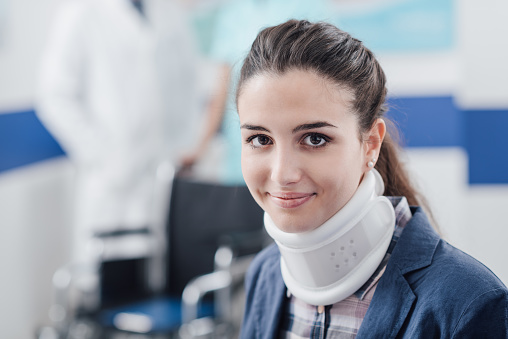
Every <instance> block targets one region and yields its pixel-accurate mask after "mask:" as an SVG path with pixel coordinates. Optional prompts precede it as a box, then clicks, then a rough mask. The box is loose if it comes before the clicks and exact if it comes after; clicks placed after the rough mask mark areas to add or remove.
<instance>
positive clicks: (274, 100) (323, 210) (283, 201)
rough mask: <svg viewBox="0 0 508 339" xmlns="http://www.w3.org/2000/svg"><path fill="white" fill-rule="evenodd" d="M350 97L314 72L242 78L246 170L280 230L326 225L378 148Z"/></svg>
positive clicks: (240, 105)
mask: <svg viewBox="0 0 508 339" xmlns="http://www.w3.org/2000/svg"><path fill="white" fill-rule="evenodd" d="M351 102H352V94H350V93H349V92H348V91H347V90H344V89H340V88H339V87H338V86H337V85H335V84H334V83H332V82H331V81H329V80H326V79H324V78H322V77H320V76H318V75H316V74H315V73H313V72H309V71H302V70H292V71H288V72H287V73H285V74H284V75H269V74H264V75H260V76H256V77H254V78H251V79H249V80H248V81H247V82H246V83H245V84H244V85H243V88H242V92H241V93H240V96H239V98H238V112H239V115H240V123H241V133H242V139H243V145H242V171H243V175H244V178H245V182H246V183H247V186H248V188H249V190H250V192H251V193H252V195H253V196H254V199H255V200H256V201H257V203H258V204H259V205H260V206H261V207H262V208H263V209H264V210H265V211H266V212H267V213H268V214H269V215H270V217H271V218H272V219H273V221H274V222H275V224H276V225H277V226H278V227H279V228H280V229H281V230H283V231H285V232H305V231H309V230H312V229H315V228H317V227H318V226H320V225H321V224H323V223H324V222H325V221H326V220H328V219H329V218H330V217H331V216H332V215H334V214H335V213H336V212H337V211H338V210H340V209H341V208H342V207H343V206H344V205H345V204H346V203H347V202H348V201H349V199H350V198H351V197H352V196H353V194H354V193H355V191H356V189H357V188H358V185H359V183H360V181H361V179H362V177H363V174H364V173H365V172H366V171H367V170H368V167H367V162H368V161H370V160H372V158H373V157H375V154H377V153H376V149H374V146H373V145H372V144H371V143H370V142H362V141H360V135H359V128H358V122H357V119H356V117H355V115H354V114H353V113H351V108H350V104H351ZM382 127H383V128H384V124H383V126H382ZM368 138H370V137H368ZM381 139H382V136H381ZM377 149H378V148H377Z"/></svg>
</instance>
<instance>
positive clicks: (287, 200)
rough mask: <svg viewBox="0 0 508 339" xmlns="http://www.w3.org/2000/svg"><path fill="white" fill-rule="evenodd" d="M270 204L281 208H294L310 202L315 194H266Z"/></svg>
mask: <svg viewBox="0 0 508 339" xmlns="http://www.w3.org/2000/svg"><path fill="white" fill-rule="evenodd" d="M268 195H269V196H270V198H271V200H272V202H273V203H274V204H275V205H277V206H279V207H281V208H296V207H300V206H301V205H303V204H305V203H306V202H308V201H309V200H311V199H312V198H313V197H314V196H315V195H316V194H315V193H296V192H294V193H293V192H285V193H268Z"/></svg>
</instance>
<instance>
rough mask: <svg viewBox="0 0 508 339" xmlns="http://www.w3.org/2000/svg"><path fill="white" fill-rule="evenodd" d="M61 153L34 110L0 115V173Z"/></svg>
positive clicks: (60, 149) (62, 152)
mask: <svg viewBox="0 0 508 339" xmlns="http://www.w3.org/2000/svg"><path fill="white" fill-rule="evenodd" d="M62 155H64V151H63V150H62V148H61V147H60V145H59V144H58V143H57V142H56V141H55V139H53V137H52V136H51V135H50V134H49V132H48V131H47V130H46V129H45V128H44V126H42V124H41V122H40V121H39V119H38V118H37V116H36V115H35V112H34V111H33V110H29V111H23V112H16V113H4V114H0V172H2V171H6V170H10V169H13V168H16V167H20V166H24V165H29V164H32V163H34V162H38V161H42V160H46V159H49V158H53V157H57V156H62Z"/></svg>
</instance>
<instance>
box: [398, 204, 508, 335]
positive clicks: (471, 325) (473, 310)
mask: <svg viewBox="0 0 508 339" xmlns="http://www.w3.org/2000/svg"><path fill="white" fill-rule="evenodd" d="M421 213H423V212H421V211H417V212H416V213H415V214H414V216H413V217H415V216H416V217H417V220H416V221H418V222H414V223H413V224H408V226H409V228H408V229H407V230H406V229H405V230H404V232H403V236H404V233H406V231H408V233H407V234H406V235H405V238H404V240H403V243H401V245H403V246H402V249H404V251H403V252H404V255H405V257H404V258H402V256H401V254H402V253H399V255H398V258H399V259H398V260H397V261H398V262H397V266H398V267H399V269H400V270H401V272H402V273H403V274H404V276H405V277H406V279H407V282H408V283H409V286H410V287H411V289H412V291H413V293H414V295H415V296H416V304H415V305H414V310H413V319H421V320H422V321H425V323H426V324H427V325H429V326H430V323H435V324H436V326H437V327H439V328H441V329H442V330H445V328H446V332H447V333H449V334H452V336H456V337H458V338H460V337H464V338H471V337H475V336H480V337H482V336H483V335H485V334H489V335H490V334H492V333H499V334H503V336H501V337H503V338H504V337H505V336H506V330H507V307H508V290H507V288H506V286H505V285H504V284H503V282H502V281H501V280H500V279H499V278H498V277H497V276H496V275H495V274H494V273H493V272H492V271H490V270H489V269H488V268H487V267H486V266H485V265H483V264H482V263H481V262H479V261H478V260H476V259H475V258H473V257H472V256H470V255H468V254H466V253H464V252H463V251H461V250H459V249H457V248H456V247H454V246H452V245H451V244H449V243H448V242H446V241H445V240H443V239H441V238H440V237H439V236H438V235H437V234H436V233H435V232H434V231H433V230H432V228H431V227H430V224H429V223H428V221H426V218H422V215H421ZM403 236H401V240H402V239H403ZM397 246H398V245H397ZM416 256H420V257H422V259H421V260H420V261H419V262H418V263H419V264H421V265H420V266H416V268H415V267H411V268H410V269H409V268H408V267H410V265H408V264H409V263H411V264H414V263H415V262H416V261H415V259H414V257H416ZM411 257H413V259H412V260H410V259H407V258H411ZM404 267H405V270H404ZM437 324H440V325H437Z"/></svg>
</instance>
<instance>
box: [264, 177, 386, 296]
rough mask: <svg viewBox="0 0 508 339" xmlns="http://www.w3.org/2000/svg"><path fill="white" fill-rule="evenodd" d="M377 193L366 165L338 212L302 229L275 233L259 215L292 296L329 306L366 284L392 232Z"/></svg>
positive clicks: (379, 188) (379, 184)
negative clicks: (355, 189) (274, 249)
mask: <svg viewBox="0 0 508 339" xmlns="http://www.w3.org/2000/svg"><path fill="white" fill-rule="evenodd" d="M383 192H384V184H383V180H382V178H381V176H380V175H379V173H378V172H377V171H376V170H375V169H372V170H371V171H369V172H367V173H366V174H365V175H364V178H363V180H362V182H361V183H360V185H359V187H358V189H357V191H356V192H355V194H354V195H353V197H352V198H351V199H350V200H349V202H348V203H347V204H346V205H345V206H344V207H343V208H342V209H341V210H340V211H338V212H337V213H336V214H335V215H333V216H332V217H331V218H330V219H328V220H327V221H326V222H325V223H324V224H322V225H321V226H319V227H318V228H316V229H314V230H311V231H308V232H303V233H287V232H283V231H281V230H280V229H279V228H278V227H277V226H276V225H275V224H274V223H273V220H272V219H271V218H270V216H269V215H268V214H267V213H265V216H264V223H265V228H266V230H267V232H268V234H269V235H270V236H271V237H272V238H273V239H274V240H275V242H276V244H277V246H278V247H279V250H280V253H281V272H282V277H283V279H284V283H285V284H286V287H287V288H288V290H289V291H290V292H291V293H292V294H294V295H295V296H296V297H297V298H299V299H302V300H303V301H305V302H307V303H309V304H311V305H330V304H334V303H336V302H339V301H341V300H343V299H345V298H347V297H348V296H350V295H351V294H353V293H354V292H356V291H357V290H358V289H359V288H360V287H362V285H363V284H365V282H367V280H368V279H369V278H370V277H371V276H372V274H373V273H374V272H375V270H376V268H377V267H378V266H379V264H380V263H381V261H382V260H383V257H384V255H385V253H386V250H387V249H388V246H389V244H390V241H391V238H392V235H393V231H394V225H395V213H394V210H393V206H392V204H391V203H390V201H389V200H388V199H387V198H386V197H383V196H381V194H383Z"/></svg>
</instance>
